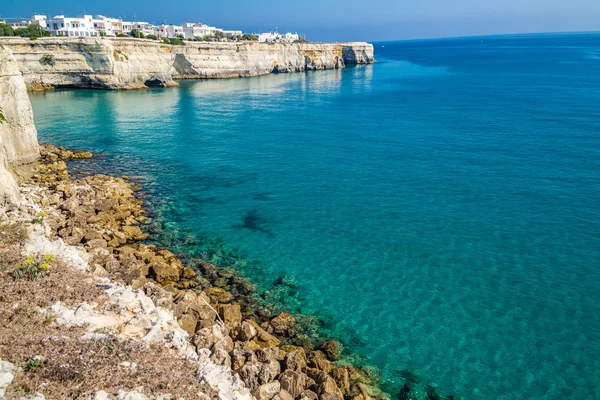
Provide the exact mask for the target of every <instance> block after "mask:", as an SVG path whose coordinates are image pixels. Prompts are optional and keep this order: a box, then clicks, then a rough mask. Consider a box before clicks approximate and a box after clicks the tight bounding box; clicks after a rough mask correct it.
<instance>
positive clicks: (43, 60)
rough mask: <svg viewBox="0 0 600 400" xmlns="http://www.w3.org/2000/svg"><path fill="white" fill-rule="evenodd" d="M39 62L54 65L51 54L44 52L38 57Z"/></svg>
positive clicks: (54, 61)
mask: <svg viewBox="0 0 600 400" xmlns="http://www.w3.org/2000/svg"><path fill="white" fill-rule="evenodd" d="M40 64H42V65H49V66H51V67H54V65H55V64H56V60H55V59H54V56H53V55H52V54H44V55H43V56H42V58H40Z"/></svg>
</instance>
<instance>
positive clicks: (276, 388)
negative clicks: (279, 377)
mask: <svg viewBox="0 0 600 400" xmlns="http://www.w3.org/2000/svg"><path fill="white" fill-rule="evenodd" d="M280 391H281V384H280V383H279V382H278V381H274V382H269V383H265V384H264V385H260V386H259V387H257V388H256V389H255V390H254V391H253V392H252V395H253V396H254V397H256V400H271V399H272V398H273V397H274V396H275V395H276V394H277V393H279V392H280Z"/></svg>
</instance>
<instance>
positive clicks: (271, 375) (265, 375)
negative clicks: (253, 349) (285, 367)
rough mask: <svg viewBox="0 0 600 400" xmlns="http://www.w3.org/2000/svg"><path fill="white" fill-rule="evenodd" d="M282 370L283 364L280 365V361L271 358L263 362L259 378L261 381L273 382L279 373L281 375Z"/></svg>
mask: <svg viewBox="0 0 600 400" xmlns="http://www.w3.org/2000/svg"><path fill="white" fill-rule="evenodd" d="M280 372H281V365H279V361H276V360H271V361H269V362H266V363H263V364H262V366H261V369H260V373H259V374H258V379H259V381H260V383H267V382H271V381H273V380H274V379H275V378H276V377H277V375H279V373H280Z"/></svg>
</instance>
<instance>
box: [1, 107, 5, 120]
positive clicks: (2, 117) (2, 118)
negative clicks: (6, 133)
mask: <svg viewBox="0 0 600 400" xmlns="http://www.w3.org/2000/svg"><path fill="white" fill-rule="evenodd" d="M2 122H6V117H5V116H4V110H2V107H0V123H2Z"/></svg>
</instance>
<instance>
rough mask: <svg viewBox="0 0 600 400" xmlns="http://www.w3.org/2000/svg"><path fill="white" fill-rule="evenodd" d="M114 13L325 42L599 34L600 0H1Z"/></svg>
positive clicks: (15, 12) (2, 5)
mask: <svg viewBox="0 0 600 400" xmlns="http://www.w3.org/2000/svg"><path fill="white" fill-rule="evenodd" d="M84 11H85V12H86V13H88V14H90V13H91V14H107V15H110V16H121V17H123V18H127V19H134V15H135V19H137V20H140V21H148V22H155V23H162V22H168V23H179V22H182V21H200V22H203V23H207V24H210V25H216V26H219V27H223V28H228V29H233V28H236V29H243V30H244V31H250V32H264V31H269V30H274V29H275V27H279V30H280V31H293V32H296V31H297V32H299V33H303V34H306V36H307V38H308V39H312V40H322V41H346V40H368V41H378V40H394V39H416V38H432V37H450V36H470V35H485V34H500V33H529V32H557V31H591V30H596V31H600V0H396V1H394V0H371V1H364V0H343V1H342V0H302V1H293V0H292V1H266V0H253V1H242V0H227V1H215V0H213V1H205V0H178V1H171V2H167V1H164V0H160V1H159V0H144V1H141V0H102V1H98V0H52V1H50V0H29V1H23V0H2V1H1V2H0V17H16V16H29V15H31V14H33V13H45V14H48V15H51V14H52V15H54V14H60V13H61V12H64V13H65V14H69V15H80V14H83V13H84Z"/></svg>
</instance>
